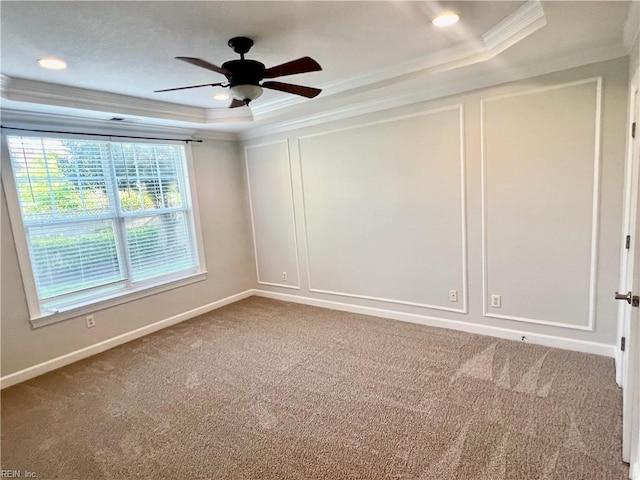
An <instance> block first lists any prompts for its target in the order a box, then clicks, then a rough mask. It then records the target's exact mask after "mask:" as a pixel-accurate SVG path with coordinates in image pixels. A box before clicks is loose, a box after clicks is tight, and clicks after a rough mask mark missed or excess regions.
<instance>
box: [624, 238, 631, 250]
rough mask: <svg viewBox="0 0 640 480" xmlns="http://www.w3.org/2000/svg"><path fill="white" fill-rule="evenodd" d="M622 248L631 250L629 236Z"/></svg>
mask: <svg viewBox="0 0 640 480" xmlns="http://www.w3.org/2000/svg"><path fill="white" fill-rule="evenodd" d="M624 248H626V249H627V250H629V249H630V248H631V235H627V239H626V240H625V241H624Z"/></svg>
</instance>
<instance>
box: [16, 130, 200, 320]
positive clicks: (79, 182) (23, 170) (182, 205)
mask: <svg viewBox="0 0 640 480" xmlns="http://www.w3.org/2000/svg"><path fill="white" fill-rule="evenodd" d="M7 147H8V150H9V157H10V159H11V166H12V173H13V180H14V186H15V191H14V193H15V197H16V198H17V206H18V210H19V213H20V214H21V219H22V222H21V225H22V231H23V233H24V242H25V245H26V250H27V253H28V259H22V260H21V264H23V265H21V266H22V267H23V268H22V270H23V277H24V276H25V270H26V273H27V275H28V276H29V277H28V280H29V281H28V282H25V284H26V285H25V288H26V290H27V295H28V296H29V294H30V293H31V297H32V298H31V299H30V302H29V303H30V310H31V317H32V320H34V319H38V318H43V317H47V316H54V317H56V316H57V317H63V316H64V315H60V313H61V312H68V311H70V310H71V311H74V310H76V311H74V312H73V313H74V314H78V312H77V309H78V307H83V306H84V307H86V306H88V305H91V304H94V303H96V302H101V301H104V300H108V299H113V298H115V297H121V296H123V295H127V294H131V293H135V292H141V291H144V290H148V289H150V288H151V289H153V288H156V289H157V287H158V286H161V285H166V284H168V283H172V282H176V281H179V280H184V279H187V278H190V277H193V276H194V275H198V274H201V273H203V270H204V265H203V259H202V256H201V251H200V250H201V249H199V248H198V243H199V242H197V241H196V233H195V232H196V228H195V225H194V215H193V208H192V201H191V196H190V185H189V178H188V168H187V160H186V148H185V146H184V145H183V144H176V143H161V144H158V143H129V142H111V141H97V140H87V139H78V138H49V137H29V136H7ZM7 190H8V193H9V189H7ZM9 197H10V195H8V198H9ZM14 223H15V222H14ZM17 233H18V232H16V230H15V226H14V234H15V235H16V240H17V242H19V241H20V240H18V238H17V237H18V235H17ZM27 261H28V263H27ZM24 264H27V265H28V268H24ZM27 284H29V285H30V287H31V290H34V291H33V292H29V290H30V288H29V285H27ZM94 309H95V306H94ZM80 313H81V312H80ZM70 316H73V315H66V317H70Z"/></svg>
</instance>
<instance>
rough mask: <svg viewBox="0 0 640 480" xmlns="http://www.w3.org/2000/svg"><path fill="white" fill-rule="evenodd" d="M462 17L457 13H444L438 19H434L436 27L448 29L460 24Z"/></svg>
mask: <svg viewBox="0 0 640 480" xmlns="http://www.w3.org/2000/svg"><path fill="white" fill-rule="evenodd" d="M458 20H460V15H458V14H457V13H456V12H442V13H439V14H438V16H437V17H436V18H434V19H433V21H432V22H431V23H433V24H434V25H435V26H436V27H448V26H450V25H453V24H454V23H458Z"/></svg>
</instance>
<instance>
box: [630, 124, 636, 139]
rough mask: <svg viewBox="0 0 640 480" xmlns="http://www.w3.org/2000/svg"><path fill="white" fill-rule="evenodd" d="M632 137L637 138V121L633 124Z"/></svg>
mask: <svg viewBox="0 0 640 480" xmlns="http://www.w3.org/2000/svg"><path fill="white" fill-rule="evenodd" d="M631 138H636V122H633V123H632V124H631Z"/></svg>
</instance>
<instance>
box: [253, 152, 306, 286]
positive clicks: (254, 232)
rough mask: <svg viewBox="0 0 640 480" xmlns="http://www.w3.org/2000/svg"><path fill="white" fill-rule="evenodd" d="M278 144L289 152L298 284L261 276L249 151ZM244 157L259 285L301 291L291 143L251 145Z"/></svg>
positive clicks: (291, 205)
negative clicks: (266, 279) (269, 279)
mask: <svg viewBox="0 0 640 480" xmlns="http://www.w3.org/2000/svg"><path fill="white" fill-rule="evenodd" d="M278 144H284V145H285V147H286V151H287V165H288V172H289V199H290V208H291V218H292V233H291V234H292V236H293V244H294V248H295V252H294V254H295V262H296V280H297V282H296V284H285V283H277V282H267V281H265V280H262V278H261V276H260V267H259V263H260V262H259V258H260V252H259V249H258V241H257V237H256V224H255V213H254V207H253V197H252V194H251V174H250V171H249V170H250V169H249V154H248V152H249V150H251V149H256V148H260V147H266V146H271V145H278ZM244 155H245V167H246V173H247V186H248V189H247V190H248V192H249V210H250V214H251V233H252V235H253V249H254V254H255V258H256V279H257V282H258V284H260V285H269V286H272V287H282V288H289V289H294V290H299V289H300V262H299V250H298V237H297V235H296V223H297V222H296V214H295V205H294V198H293V178H292V175H291V154H290V150H289V141H288V140H286V139H285V140H277V141H274V142H265V143H259V144H255V145H250V146H247V147H245V149H244Z"/></svg>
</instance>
